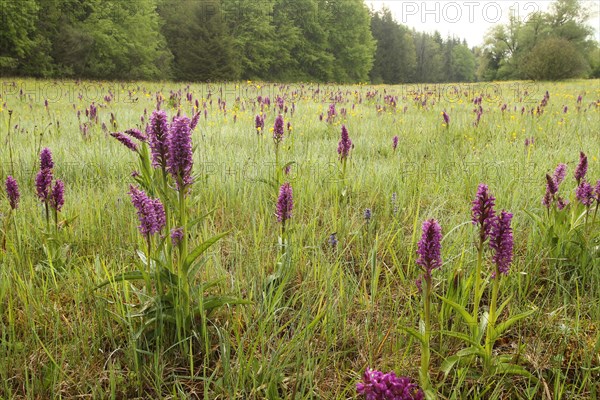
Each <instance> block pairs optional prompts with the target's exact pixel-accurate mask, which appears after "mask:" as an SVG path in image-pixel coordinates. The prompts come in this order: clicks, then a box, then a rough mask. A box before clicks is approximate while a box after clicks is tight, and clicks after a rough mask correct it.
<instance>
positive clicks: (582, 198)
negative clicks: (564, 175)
mask: <svg viewBox="0 0 600 400" xmlns="http://www.w3.org/2000/svg"><path fill="white" fill-rule="evenodd" d="M575 197H576V198H577V200H579V202H580V203H581V204H583V205H584V206H586V207H589V206H591V205H592V203H593V202H594V188H593V187H592V185H590V184H589V183H588V182H586V181H583V182H581V183H580V184H579V186H577V189H575Z"/></svg>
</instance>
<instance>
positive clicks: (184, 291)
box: [177, 178, 190, 341]
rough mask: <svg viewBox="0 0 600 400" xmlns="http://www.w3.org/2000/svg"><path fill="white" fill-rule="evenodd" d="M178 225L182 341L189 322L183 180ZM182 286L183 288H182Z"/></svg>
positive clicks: (179, 312) (184, 190)
mask: <svg viewBox="0 0 600 400" xmlns="http://www.w3.org/2000/svg"><path fill="white" fill-rule="evenodd" d="M179 180H180V185H179V191H178V196H179V224H180V225H181V229H182V230H183V237H182V238H181V241H180V242H179V260H178V269H177V272H178V274H177V275H178V277H179V296H178V297H179V301H180V302H181V303H180V304H179V305H178V312H177V314H178V315H179V318H180V326H179V329H178V331H179V333H180V337H179V340H180V341H182V339H183V335H185V332H187V330H188V329H187V328H188V323H189V322H190V281H189V277H188V275H187V272H188V271H187V268H185V266H184V262H185V258H186V256H187V253H188V239H187V212H186V205H185V203H186V201H185V193H186V191H187V185H184V184H183V179H181V178H179ZM182 286H183V287H182Z"/></svg>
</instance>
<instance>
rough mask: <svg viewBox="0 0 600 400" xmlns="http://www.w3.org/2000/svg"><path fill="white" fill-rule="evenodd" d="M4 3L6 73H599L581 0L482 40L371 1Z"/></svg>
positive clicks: (406, 76)
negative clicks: (426, 29)
mask: <svg viewBox="0 0 600 400" xmlns="http://www.w3.org/2000/svg"><path fill="white" fill-rule="evenodd" d="M0 10H1V11H2V13H1V15H2V16H1V19H2V21H1V22H2V24H1V25H0V74H2V75H23V76H35V77H75V78H90V79H120V80H133V79H146V80H166V79H174V80H183V81H208V80H210V81H231V80H240V79H244V80H246V79H248V80H268V81H319V82H340V83H355V82H367V81H371V82H374V83H390V84H393V83H403V82H462V81H474V80H491V79H520V78H526V79H528V78H532V79H563V78H570V77H589V76H600V49H599V48H598V43H597V42H595V41H593V40H591V39H590V38H591V34H592V33H593V32H592V31H591V30H590V28H588V27H587V26H586V25H585V19H586V18H587V17H588V16H587V15H586V14H585V10H584V9H583V8H582V7H581V5H580V3H579V2H578V1H577V0H558V1H557V2H556V3H555V5H554V7H553V9H552V11H551V12H549V13H539V14H536V15H535V16H531V17H529V18H528V20H527V21H522V20H519V19H517V18H511V20H510V23H509V24H508V25H501V26H497V27H496V28H494V29H493V30H491V31H490V32H489V34H488V35H487V37H486V42H485V45H484V46H482V47H480V48H469V47H468V45H467V43H466V42H465V41H464V40H462V41H461V40H460V39H458V38H455V37H448V38H446V39H443V38H442V37H441V35H440V34H439V33H438V32H435V33H434V34H428V33H422V32H417V31H416V30H414V29H413V30H411V29H409V28H407V27H406V26H404V25H401V24H399V23H398V22H397V21H395V20H394V18H393V16H392V14H391V12H390V11H389V10H387V9H383V10H380V11H377V12H375V11H373V10H369V9H368V8H367V6H366V5H365V3H364V2H363V0H260V1H256V0H128V1H122V0H19V1H18V2H16V1H12V0H0ZM557 49H560V50H561V51H560V52H557Z"/></svg>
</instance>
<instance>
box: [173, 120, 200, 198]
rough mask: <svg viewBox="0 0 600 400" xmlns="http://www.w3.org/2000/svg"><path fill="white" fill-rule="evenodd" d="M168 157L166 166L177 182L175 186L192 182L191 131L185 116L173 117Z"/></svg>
mask: <svg viewBox="0 0 600 400" xmlns="http://www.w3.org/2000/svg"><path fill="white" fill-rule="evenodd" d="M168 146H169V157H168V159H167V166H168V169H169V173H170V174H171V175H172V176H173V178H174V179H175V181H176V182H177V187H178V188H179V189H181V188H182V187H181V185H184V186H186V185H189V184H191V183H192V166H193V163H194V161H193V154H192V132H191V130H190V120H189V118H187V117H175V120H174V121H173V124H172V125H171V132H170V134H169V143H168Z"/></svg>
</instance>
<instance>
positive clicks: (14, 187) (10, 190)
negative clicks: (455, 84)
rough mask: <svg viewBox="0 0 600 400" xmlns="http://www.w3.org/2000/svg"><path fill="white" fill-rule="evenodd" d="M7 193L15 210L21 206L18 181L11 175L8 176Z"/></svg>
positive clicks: (11, 206)
mask: <svg viewBox="0 0 600 400" xmlns="http://www.w3.org/2000/svg"><path fill="white" fill-rule="evenodd" d="M6 195H7V196H8V201H9V203H10V208H11V209H13V210H14V209H16V208H17V207H18V206H19V198H20V197H21V194H20V193H19V185H18V184H17V181H16V180H15V178H13V177H12V176H10V175H9V176H7V177H6Z"/></svg>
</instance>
